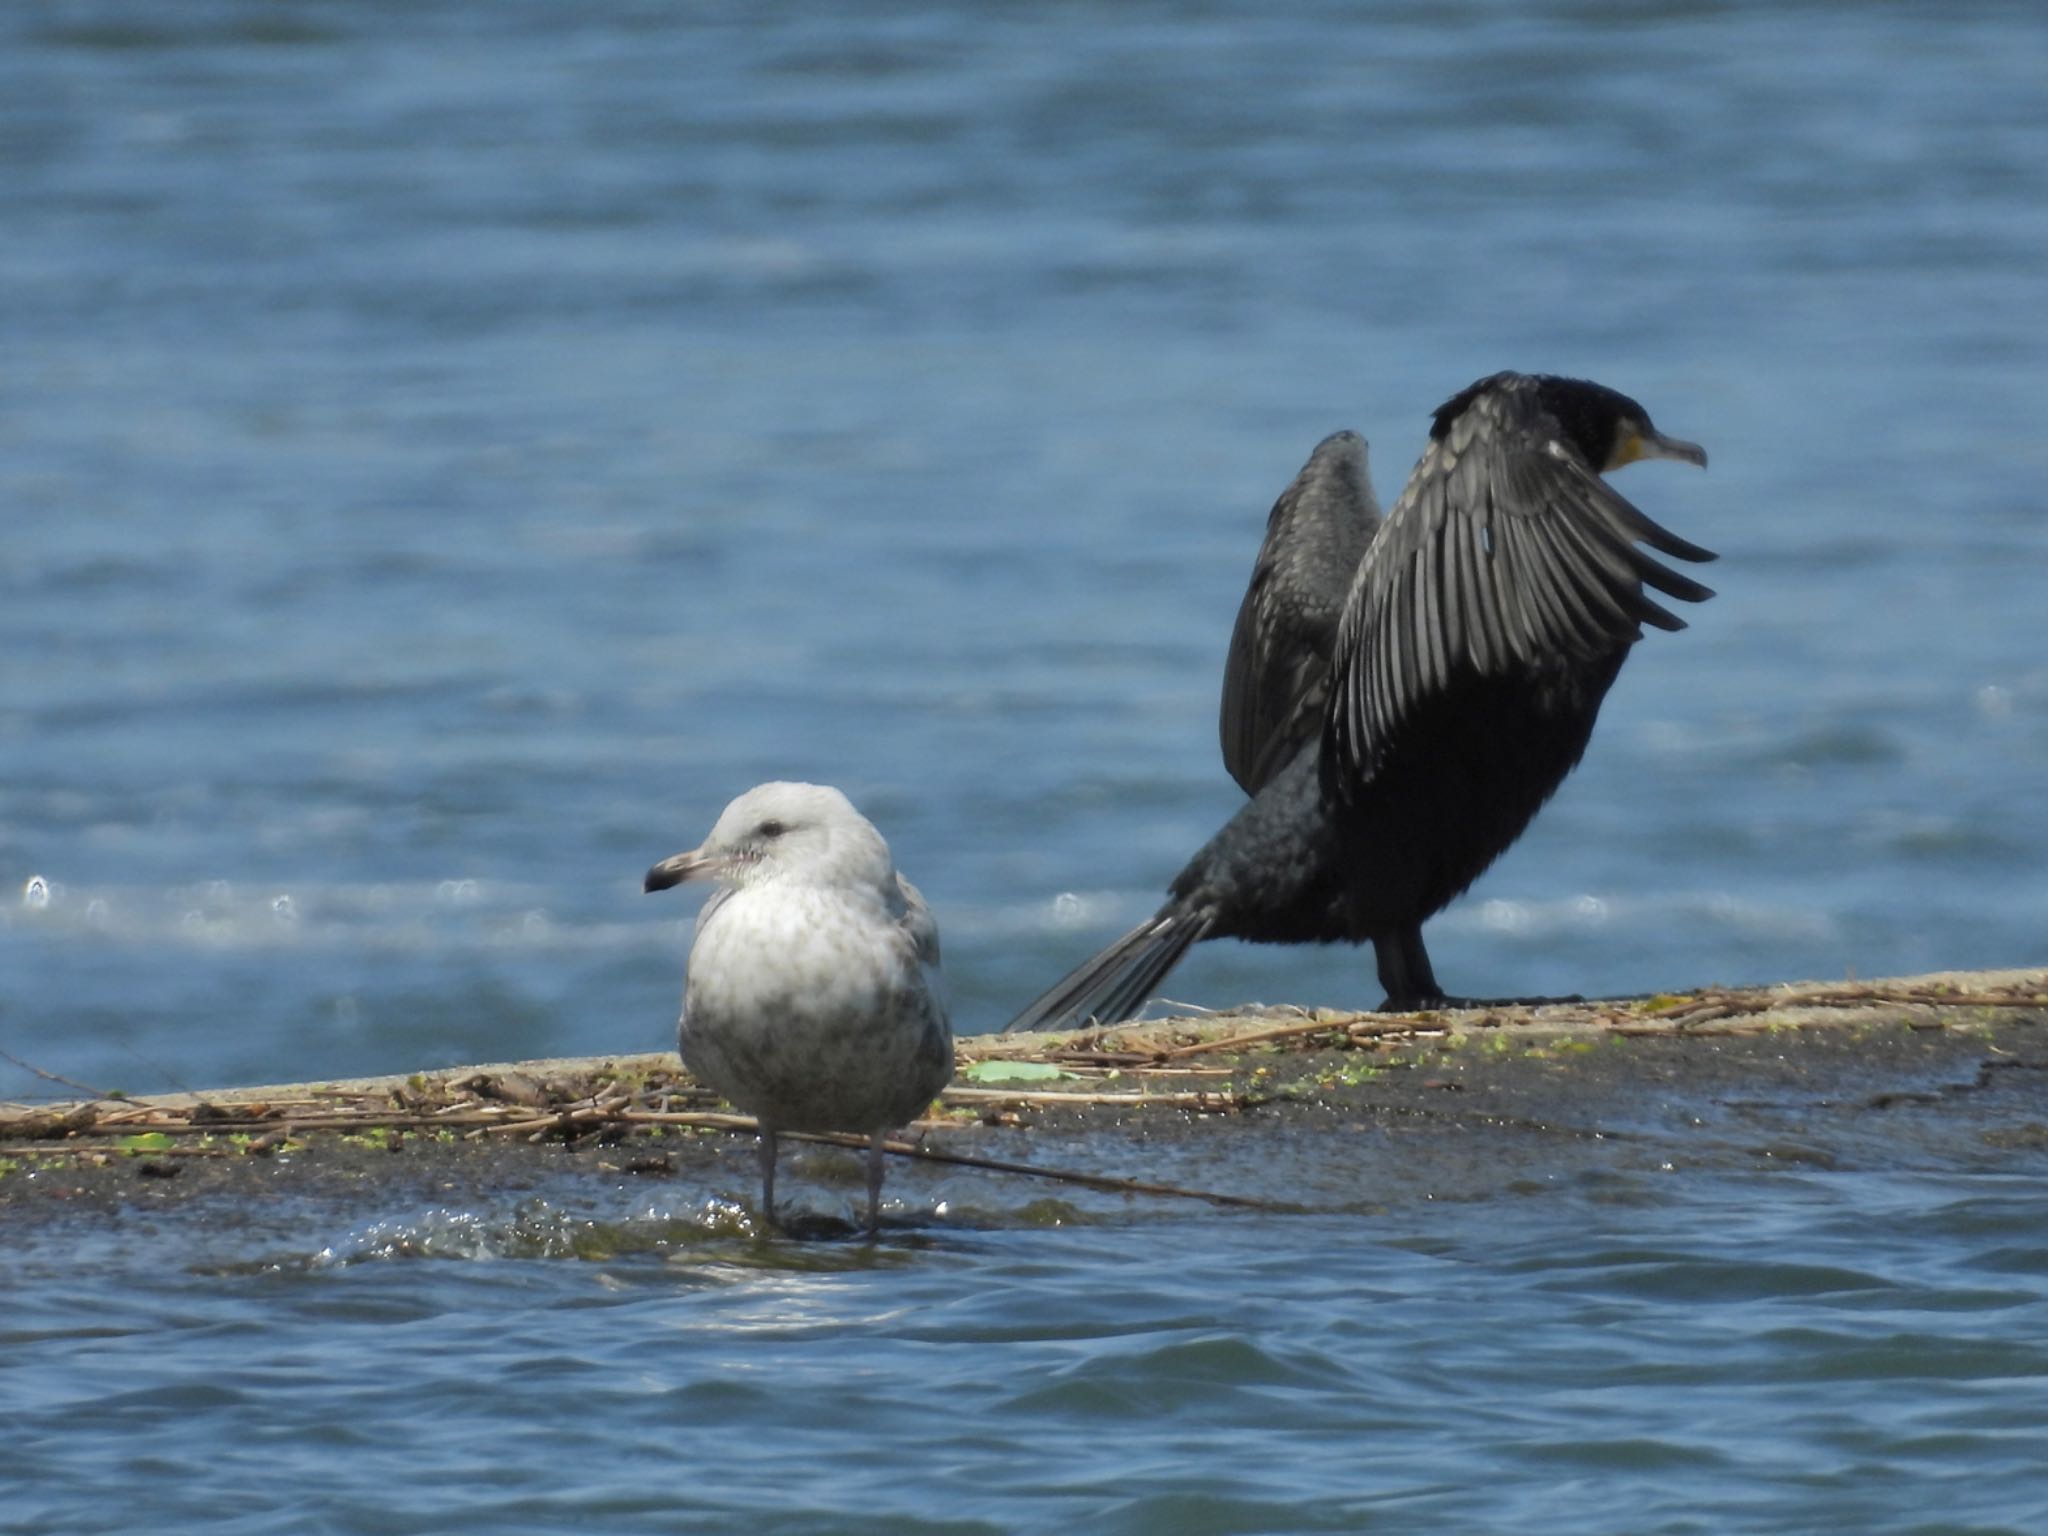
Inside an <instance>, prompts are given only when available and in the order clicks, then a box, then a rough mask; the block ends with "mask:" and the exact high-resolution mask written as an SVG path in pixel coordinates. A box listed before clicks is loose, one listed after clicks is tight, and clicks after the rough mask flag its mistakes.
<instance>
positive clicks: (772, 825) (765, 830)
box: [754, 817, 789, 837]
mask: <svg viewBox="0 0 2048 1536" xmlns="http://www.w3.org/2000/svg"><path fill="white" fill-rule="evenodd" d="M754 830H755V832H757V833H759V834H760V835H761V836H762V837H780V836H782V834H783V833H785V832H787V831H788V830H789V828H787V827H785V826H784V825H783V824H782V823H781V822H779V821H777V820H775V819H774V818H773V817H770V818H769V819H768V820H767V821H764V822H762V823H761V825H760V826H758V827H756V828H754Z"/></svg>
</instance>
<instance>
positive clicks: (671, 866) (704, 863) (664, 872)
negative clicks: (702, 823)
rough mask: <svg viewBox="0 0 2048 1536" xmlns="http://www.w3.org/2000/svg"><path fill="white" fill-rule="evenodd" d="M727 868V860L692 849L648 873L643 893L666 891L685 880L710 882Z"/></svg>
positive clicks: (665, 860) (663, 861) (660, 864)
mask: <svg viewBox="0 0 2048 1536" xmlns="http://www.w3.org/2000/svg"><path fill="white" fill-rule="evenodd" d="M724 868H725V860H724V859H721V858H715V857H712V856H709V855H707V854H706V853H705V852H704V850H703V849H701V848H692V849H691V850H690V851H689V852H688V853H679V854H677V855H676V856H675V857H674V858H670V859H663V860H662V861H661V862H660V863H659V864H657V865H655V866H654V868H652V869H650V870H648V871H647V879H646V881H645V883H643V884H642V885H641V887H640V888H641V889H642V890H643V891H665V890H667V889H668V888H669V887H670V886H672V885H681V884H682V883H683V882H684V881H685V880H709V879H712V878H715V877H716V876H717V874H718V872H719V871H720V870H722V869H724Z"/></svg>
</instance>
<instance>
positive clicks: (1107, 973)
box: [1002, 903, 1212, 1035]
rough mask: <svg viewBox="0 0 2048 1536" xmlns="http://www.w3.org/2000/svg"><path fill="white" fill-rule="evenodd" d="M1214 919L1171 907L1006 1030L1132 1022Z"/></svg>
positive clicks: (1045, 994)
mask: <svg viewBox="0 0 2048 1536" xmlns="http://www.w3.org/2000/svg"><path fill="white" fill-rule="evenodd" d="M1211 921H1212V919H1211V917H1210V916H1209V914H1207V913H1205V912H1199V911H1196V910H1194V909H1193V908H1190V907H1184V906H1181V905H1179V904H1177V903H1176V904H1171V905H1168V906H1165V907H1162V908H1160V910H1159V911H1157V912H1155V913H1154V914H1153V915H1152V916H1150V917H1148V918H1146V919H1145V921H1144V922H1142V923H1140V924H1138V926H1137V927H1135V928H1133V929H1132V930H1131V931H1130V932H1129V933H1127V934H1125V935H1124V936H1123V937H1122V938H1120V939H1118V940H1117V941H1116V942H1115V943H1114V944H1112V945H1110V946H1109V948H1107V949H1105V950H1104V951H1103V952H1102V953H1101V954H1099V955H1097V956H1096V957H1095V958H1094V959H1093V960H1089V961H1087V962H1085V963H1084V964H1082V965H1080V966H1078V967H1077V968H1076V969H1074V970H1072V971H1069V972H1068V973H1067V974H1066V975H1065V976H1063V977H1061V978H1060V979H1059V980H1058V981H1056V982H1054V983H1053V984H1052V986H1051V987H1049V988H1048V989H1047V990H1046V991H1045V992H1043V993H1041V994H1040V995H1039V996H1038V998H1037V999H1036V1000H1035V1001H1033V1002H1032V1003H1030V1004H1029V1005H1028V1006H1027V1007H1026V1008H1025V1009H1024V1011H1023V1012H1022V1013H1020V1014H1018V1015H1017V1017H1015V1018H1014V1019H1012V1020H1010V1022H1009V1023H1007V1024H1005V1025H1004V1026H1003V1028H1002V1033H1004V1034H1006V1035H1007V1034H1011V1033H1013V1032H1016V1031H1019V1030H1059V1029H1079V1028H1080V1027H1081V1026H1082V1025H1084V1024H1086V1023H1087V1022H1088V1021H1089V1020H1090V1019H1093V1020H1094V1021H1095V1022H1097V1023H1098V1024H1115V1023H1118V1022H1120V1021H1121V1020H1124V1019H1128V1018H1129V1017H1130V1016H1131V1015H1132V1014H1134V1013H1136V1012H1137V1011H1138V1010H1139V1009H1140V1008H1143V1007H1144V1006H1145V1003H1146V1001H1147V1000H1148V999H1149V998H1150V997H1151V996H1152V989H1153V988H1154V987H1156V986H1158V985H1159V983H1160V982H1161V981H1163V980H1164V979H1165V977H1166V973H1167V972H1168V971H1170V970H1172V969H1173V968H1174V966H1176V965H1177V964H1179V963H1180V957H1181V956H1182V955H1184V954H1186V953H1187V952H1188V946H1189V945H1191V944H1193V943H1195V942H1196V941H1197V940H1199V939H1201V938H1202V937H1204V936H1205V935H1206V934H1207V933H1208V932H1209V925H1210V923H1211Z"/></svg>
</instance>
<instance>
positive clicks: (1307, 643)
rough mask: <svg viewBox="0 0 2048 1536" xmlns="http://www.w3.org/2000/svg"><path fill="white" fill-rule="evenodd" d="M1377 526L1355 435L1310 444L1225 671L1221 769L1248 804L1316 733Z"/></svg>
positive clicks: (1271, 528) (1275, 515)
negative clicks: (1343, 623)
mask: <svg viewBox="0 0 2048 1536" xmlns="http://www.w3.org/2000/svg"><path fill="white" fill-rule="evenodd" d="M1379 522H1380V509H1379V504H1378V503H1377V502H1376V501H1374V499H1373V494H1372V480H1371V476H1370V473H1369V471H1368V469H1367V465H1366V449H1365V439H1364V438H1362V437H1360V436H1359V435H1358V434H1357V433H1356V432H1337V433H1333V434H1332V435H1331V436H1329V437H1326V438H1324V439H1323V440H1322V441H1321V442H1320V443H1318V444H1317V445H1316V449H1315V452H1314V453H1312V454H1310V455H1309V460H1308V462H1307V463H1306V464H1304V465H1303V466H1302V467H1301V473H1299V474H1298V475H1296V476H1295V477H1294V482H1293V483H1292V484H1291V485H1289V486H1288V487H1287V489H1286V490H1284V491H1282V492H1281V493H1280V499H1279V500H1278V501H1277V502H1275V503H1274V504H1273V510H1272V513H1271V514H1270V515H1269V516H1268V517H1267V519H1266V538H1265V542H1264V543H1263V544H1261V545H1260V546H1259V558H1258V561H1257V563H1256V564H1255V565H1254V566H1253V567H1252V580H1251V586H1250V587H1249V588H1248V589H1247V590H1246V592H1245V595H1244V603H1243V605H1242V606H1241V607H1239V609H1238V611H1237V627H1236V628H1235V629H1233V630H1232V631H1231V635H1230V658H1229V660H1228V661H1227V662H1226V663H1225V664H1224V669H1223V711H1222V721H1221V735H1222V738H1223V766H1224V767H1225V768H1227V769H1229V770H1230V776H1231V777H1232V778H1233V779H1235V780H1237V782H1238V783H1239V784H1240V785H1241V786H1242V787H1243V789H1244V792H1245V793H1246V794H1248V795H1256V794H1257V793H1258V792H1259V790H1260V789H1261V788H1262V787H1263V786H1264V785H1265V783H1266V782H1267V781H1268V780H1269V779H1271V778H1272V777H1273V775H1274V774H1276V773H1278V772H1279V771H1280V770H1281V769H1282V768H1284V767H1285V766H1286V765H1287V763H1288V760H1289V759H1291V758H1292V757H1293V756H1294V754H1295V753H1296V752H1298V751H1299V750H1300V749H1301V746H1302V744H1303V743H1304V742H1306V741H1308V740H1309V739H1310V738H1311V737H1313V736H1314V735H1315V733H1316V732H1317V731H1318V730H1320V729H1321V727H1322V718H1323V709H1324V702H1325V699H1326V697H1327V694H1328V691H1329V678H1330V655H1331V651H1332V650H1333V648H1334V647H1335V645H1336V642H1337V621H1338V618H1339V616H1340V615H1341V614H1342V613H1343V611H1344V599H1345V596H1346V595H1347V594H1348V593H1349V592H1350V590H1351V578H1352V576H1353V574H1354V573H1355V572H1356V571H1357V569H1358V562H1359V558H1360V557H1361V556H1362V555H1363V554H1364V553H1365V548H1366V545H1367V544H1368V543H1370V542H1371V540H1372V536H1373V532H1374V530H1375V529H1377V528H1378V526H1379Z"/></svg>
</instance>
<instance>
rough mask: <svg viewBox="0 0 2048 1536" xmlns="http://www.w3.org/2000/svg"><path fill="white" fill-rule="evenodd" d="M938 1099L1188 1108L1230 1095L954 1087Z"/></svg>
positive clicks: (967, 1102) (975, 1102)
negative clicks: (1157, 1105) (1073, 1091)
mask: <svg viewBox="0 0 2048 1536" xmlns="http://www.w3.org/2000/svg"><path fill="white" fill-rule="evenodd" d="M939 1097H940V1098H941V1099H950V1100H957V1101H959V1102H960V1103H963V1104H1045V1105H1049V1106H1052V1107H1055V1108H1057V1107H1058V1106H1060V1105H1063V1104H1160V1105H1165V1106H1168V1107H1171V1106H1173V1105H1176V1104H1178V1105H1181V1106H1183V1107H1185V1106H1187V1105H1191V1104H1194V1105H1200V1104H1207V1103H1210V1102H1211V1101H1213V1100H1215V1099H1217V1098H1228V1097H1229V1096H1228V1095H1227V1094H1215V1093H1204V1092H1202V1091H1200V1090H1199V1089H1198V1090H1196V1091H1194V1092H1191V1093H1145V1092H1142V1091H1141V1092H1138V1093H1072V1092H1061V1091H1060V1090H1059V1089H1056V1088H1043V1089H1031V1088H970V1087H966V1086H962V1085H955V1086H952V1087H948V1088H944V1089H942V1090H940V1093H939Z"/></svg>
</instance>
